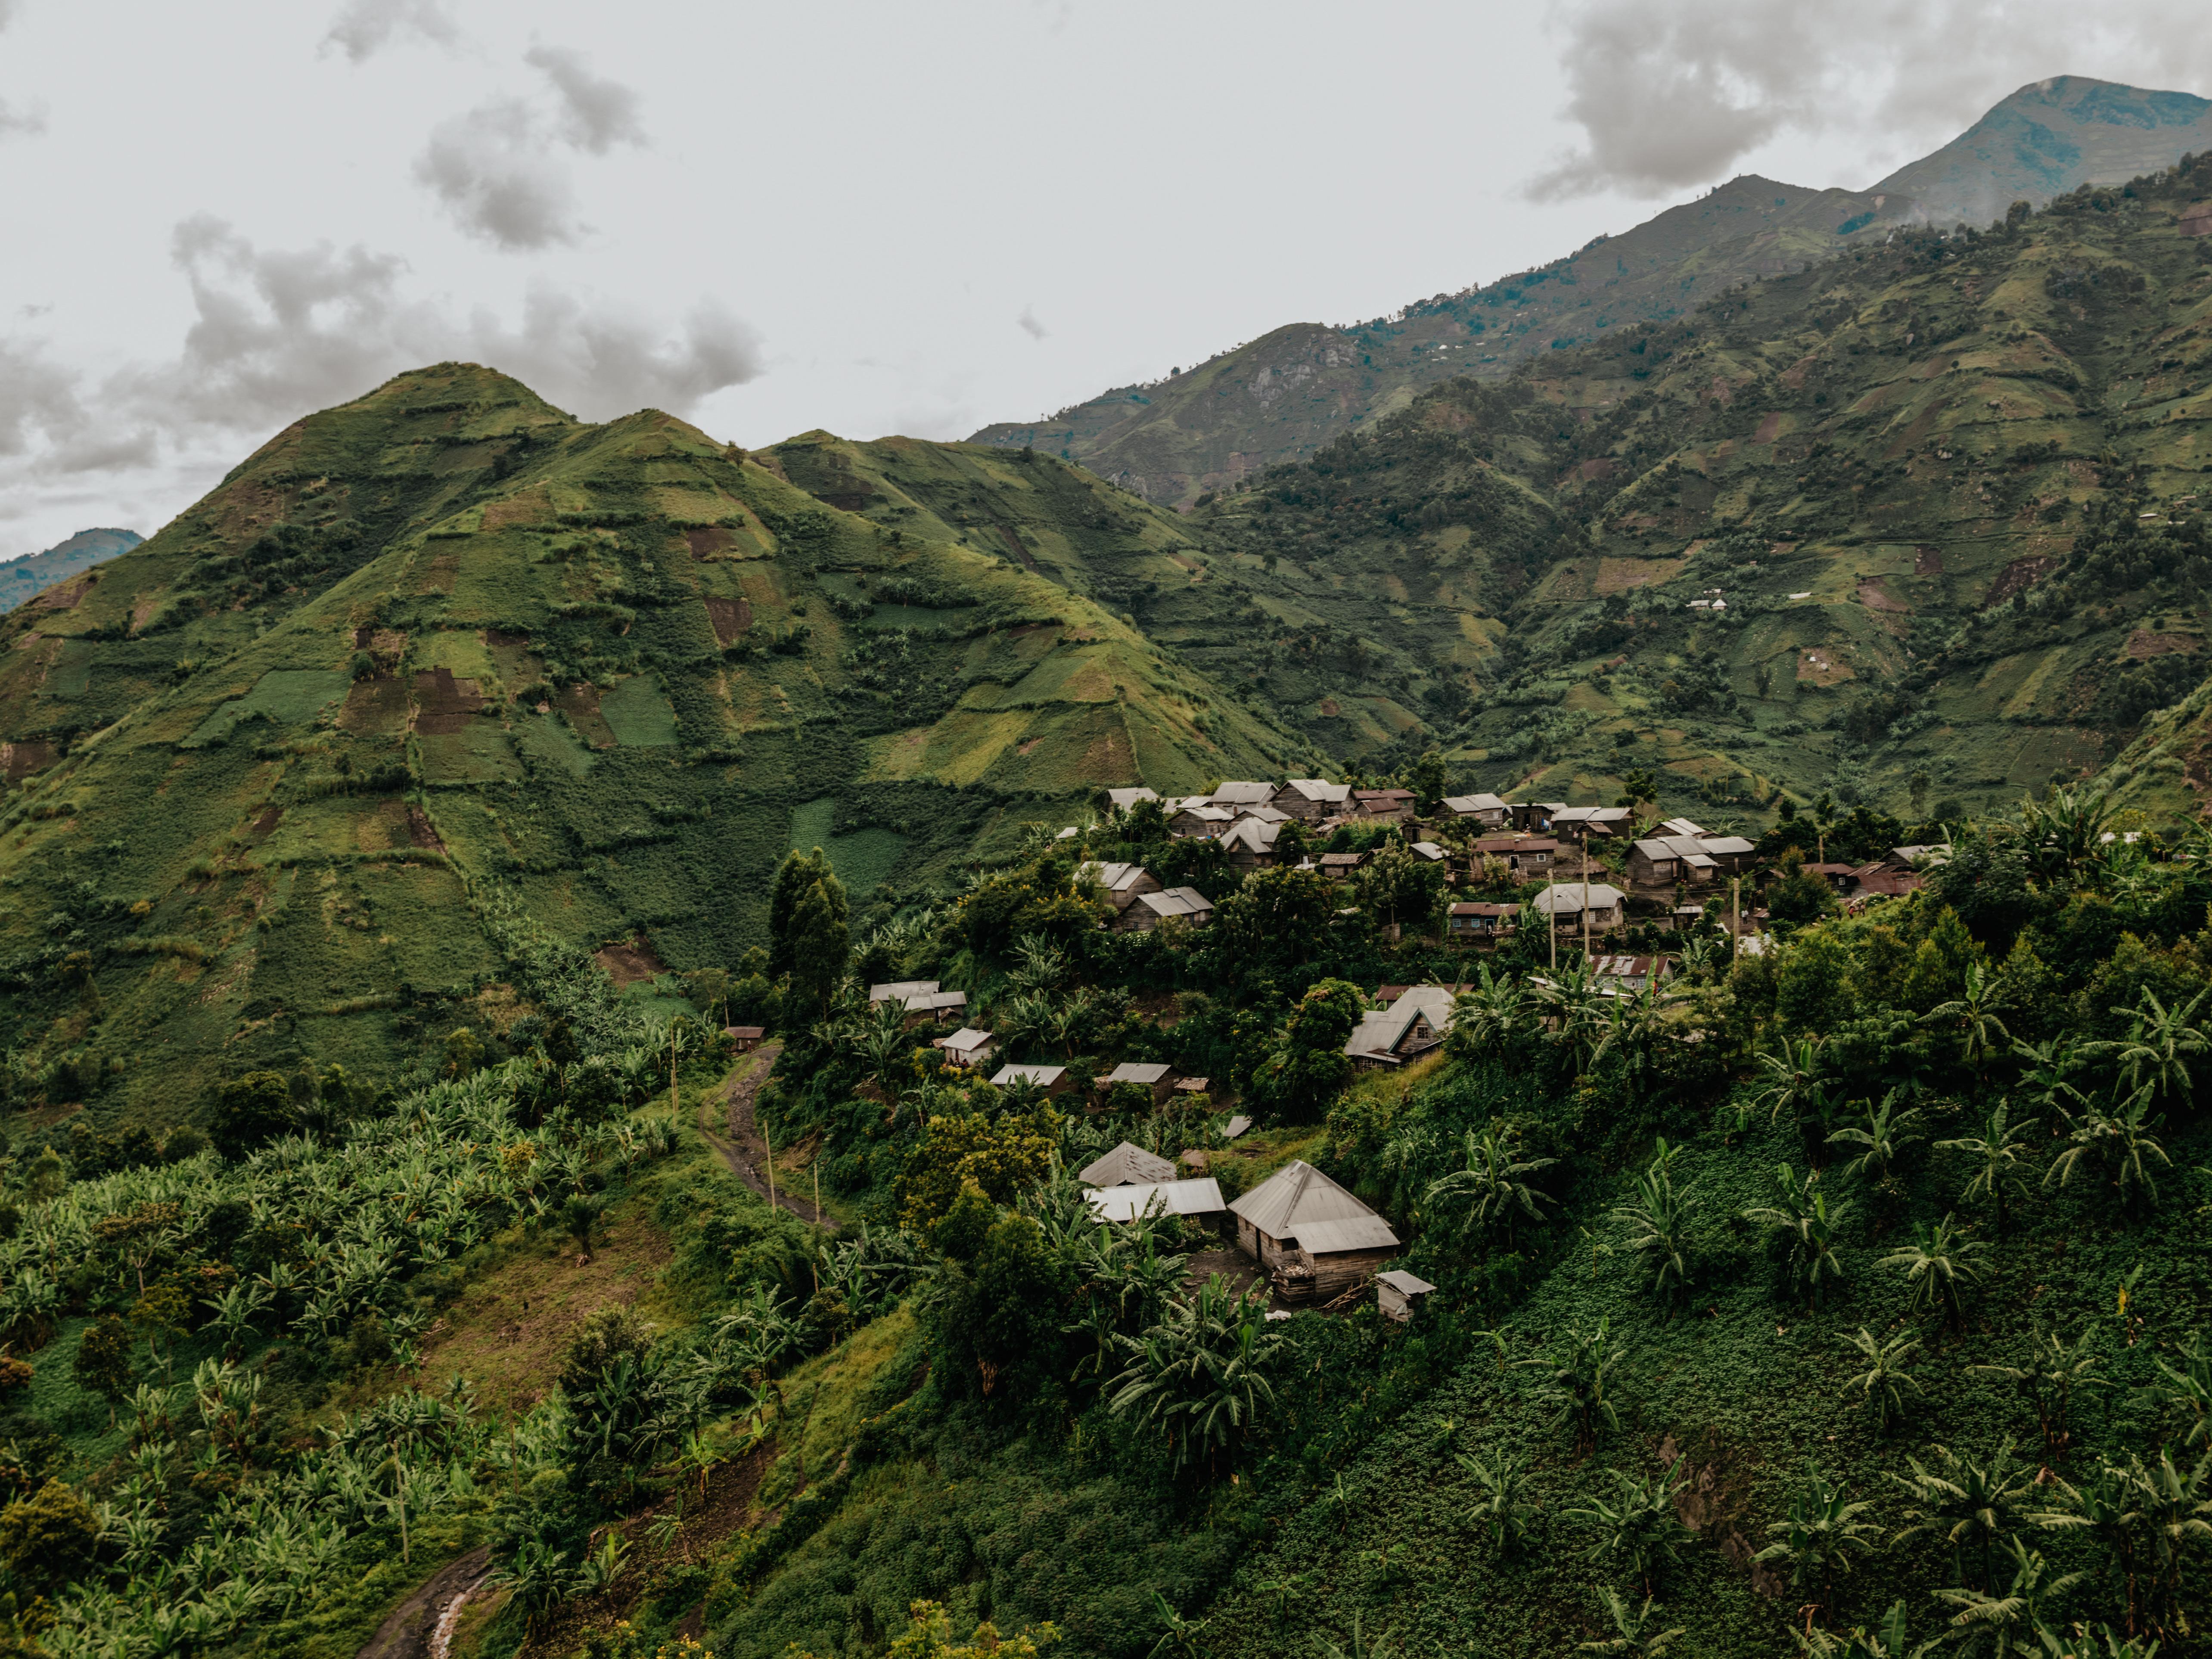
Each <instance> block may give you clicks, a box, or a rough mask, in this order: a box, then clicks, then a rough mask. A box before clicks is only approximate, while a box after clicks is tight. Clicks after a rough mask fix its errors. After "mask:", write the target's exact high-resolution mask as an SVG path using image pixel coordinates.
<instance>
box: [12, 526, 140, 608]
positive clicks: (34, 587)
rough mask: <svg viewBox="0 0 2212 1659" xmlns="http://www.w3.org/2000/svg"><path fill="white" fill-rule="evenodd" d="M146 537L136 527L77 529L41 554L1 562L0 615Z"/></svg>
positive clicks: (133, 545) (134, 545)
mask: <svg viewBox="0 0 2212 1659" xmlns="http://www.w3.org/2000/svg"><path fill="white" fill-rule="evenodd" d="M145 539H146V538H144V537H143V536H142V535H140V534H139V533H138V532H137V531H135V530H80V531H78V532H76V535H74V536H71V537H70V538H69V539H68V540H66V541H62V542H57V543H56V544H54V545H53V546H52V547H50V548H48V549H47V550H46V551H45V552H43V553H26V554H23V555H21V556H20V557H17V558H13V559H9V560H8V561H7V562H5V563H0V614H4V613H6V612H8V611H13V610H14V609H15V607H16V606H17V605H21V604H23V603H24V602H25V601H26V600H27V599H33V598H35V597H37V596H38V595H39V594H40V593H42V592H45V591H46V589H47V588H49V587H52V586H54V585H55V584H56V583H58V582H64V581H67V580H69V579H70V577H71V576H74V575H76V574H79V573H81V572H82V571H86V570H89V569H91V568H92V567H93V566H94V565H96V564H100V563H102V562H105V561H106V560H108V559H112V558H113V557H114V556H116V555H117V554H118V553H128V552H129V551H130V550H131V549H132V548H134V547H136V546H137V545H138V544H139V543H141V542H143V541H144V540H145Z"/></svg>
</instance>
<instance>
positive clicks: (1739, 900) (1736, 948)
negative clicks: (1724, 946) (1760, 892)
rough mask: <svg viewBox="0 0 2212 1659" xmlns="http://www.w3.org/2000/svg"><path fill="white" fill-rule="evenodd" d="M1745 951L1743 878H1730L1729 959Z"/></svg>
mask: <svg viewBox="0 0 2212 1659" xmlns="http://www.w3.org/2000/svg"><path fill="white" fill-rule="evenodd" d="M1742 953H1743V878H1742V877H1741V876H1730V877H1729V961H1730V962H1734V961H1735V959H1736V957H1739V956H1741V954H1742Z"/></svg>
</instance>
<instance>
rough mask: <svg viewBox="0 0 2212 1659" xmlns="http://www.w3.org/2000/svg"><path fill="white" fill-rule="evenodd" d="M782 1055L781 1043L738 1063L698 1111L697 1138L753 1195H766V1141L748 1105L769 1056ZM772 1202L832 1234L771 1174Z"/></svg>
mask: <svg viewBox="0 0 2212 1659" xmlns="http://www.w3.org/2000/svg"><path fill="white" fill-rule="evenodd" d="M782 1052H783V1045H782V1044H781V1042H774V1041H770V1042H763V1043H762V1044H761V1046H760V1047H759V1048H756V1049H755V1050H754V1051H753V1052H752V1053H751V1054H750V1055H748V1056H747V1057H746V1058H745V1059H744V1060H740V1061H739V1062H738V1065H737V1066H736V1068H735V1069H734V1070H732V1072H731V1073H730V1076H729V1080H728V1081H727V1082H726V1083H724V1084H723V1085H722V1086H721V1089H720V1091H719V1093H717V1094H715V1095H714V1096H710V1097H708V1102H707V1103H706V1104H704V1105H702V1106H701V1107H700V1109H699V1133H701V1134H702V1135H704V1136H705V1137H706V1138H707V1144H708V1146H712V1147H713V1148H714V1150H715V1152H718V1153H720V1155H721V1159H722V1162H723V1163H724V1164H727V1165H728V1166H729V1168H730V1173H731V1174H732V1175H734V1176H737V1178H738V1180H740V1181H742V1182H744V1183H745V1185H746V1186H748V1187H750V1188H752V1189H753V1190H754V1191H755V1192H757V1193H758V1194H760V1195H761V1196H762V1197H763V1198H766V1197H767V1196H768V1176H767V1175H766V1174H765V1173H764V1171H765V1170H766V1168H767V1165H768V1142H767V1140H766V1139H763V1136H762V1134H761V1131H760V1125H759V1123H758V1122H757V1121H755V1119H754V1116H753V1102H754V1101H755V1100H756V1099H757V1098H758V1097H759V1095H760V1091H761V1085H763V1084H764V1083H766V1082H767V1081H768V1074H769V1069H770V1068H771V1067H773V1066H775V1057H776V1056H777V1055H778V1054H781V1053H782ZM717 1100H719V1101H720V1103H721V1105H722V1108H723V1111H722V1121H721V1122H720V1123H716V1122H714V1121H713V1120H714V1111H713V1107H714V1102H715V1101H717ZM775 1201H776V1205H777V1207H779V1208H781V1209H785V1210H788V1211H790V1212H791V1213H792V1214H793V1215H795V1216H797V1217H798V1218H799V1219H800V1220H801V1221H811V1222H812V1223H813V1224H814V1225H816V1226H817V1227H819V1228H821V1229H822V1230H823V1231H824V1232H832V1233H834V1232H836V1231H837V1224H836V1222H834V1221H832V1220H831V1219H830V1218H829V1215H828V1213H827V1212H822V1211H817V1209H816V1208H815V1207H814V1206H813V1205H812V1204H811V1203H810V1202H809V1201H808V1200H805V1199H804V1198H799V1197H794V1196H793V1194H791V1193H789V1192H787V1191H786V1190H785V1188H784V1184H783V1173H782V1171H781V1170H778V1171H777V1174H776V1187H775Z"/></svg>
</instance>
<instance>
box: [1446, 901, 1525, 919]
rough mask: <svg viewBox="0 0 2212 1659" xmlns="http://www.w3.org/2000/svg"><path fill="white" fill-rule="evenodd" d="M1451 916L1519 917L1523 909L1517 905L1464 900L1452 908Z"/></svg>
mask: <svg viewBox="0 0 2212 1659" xmlns="http://www.w3.org/2000/svg"><path fill="white" fill-rule="evenodd" d="M1451 914H1452V915H1455V916H1517V915H1520V914H1521V907H1520V906H1519V905H1517V904H1493V903H1492V902H1490V901H1489V900H1487V899H1462V900H1461V901H1460V902H1458V903H1457V904H1455V905H1453V906H1452V908H1451Z"/></svg>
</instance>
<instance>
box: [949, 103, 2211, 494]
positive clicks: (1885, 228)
mask: <svg viewBox="0 0 2212 1659" xmlns="http://www.w3.org/2000/svg"><path fill="white" fill-rule="evenodd" d="M2207 147H2212V104H2208V103H2207V102H2206V101H2205V100H2203V99H2199V98H2195V97H2192V96H2191V95H2190V94H2186V93H2165V92H2146V91H2142V90H2140V89H2138V88H2133V87H2122V86H2115V85H2113V84H2112V83H2111V82H2102V81H2089V80H2084V79H2081V78H2080V77H2078V76H2061V77H2059V78H2057V79H2056V80H2052V81H2046V82H2038V83H2036V84H2035V85H2033V86H2029V87H2024V88H2021V90H2020V91H2018V92H2016V93H2015V94H2012V95H2011V96H2010V97H2008V98H2007V99H2006V100H2004V101H2003V102H2002V103H2000V104H1998V105H1997V106H1996V107H1995V108H1993V109H1991V110H1990V112H1989V113H1988V114H1987V115H1986V116H1984V118H1982V119H1981V120H1980V121H1979V122H1978V123H1976V124H1975V125H1974V126H1973V127H1972V129H1970V130H1969V131H1967V132H1966V133H1964V134H1962V135H1961V136H1960V137H1959V138H1957V139H1955V140H1954V141H1953V142H1952V143H1949V144H1948V145H1946V146H1945V147H1944V148H1943V149H1941V150H1938V151H1936V153H1935V154H1934V155H1929V156H1926V157H1923V159H1921V160H1920V161H1915V162H1912V163H1911V164H1910V165H1908V166H1906V167H1902V168H1900V169H1899V171H1897V172H1896V173H1892V174H1891V175H1890V176H1889V177H1888V178H1887V179H1883V180H1882V181H1881V183H1880V184H1878V185H1874V186H1873V187H1872V188H1871V189H1869V190H1865V191H1847V190H1836V189H1831V190H1807V189H1804V188H1802V187H1801V186H1798V185H1785V184H1779V183H1777V182H1776V181H1774V180H1772V179H1761V178H1758V177H1756V176H1752V175H1747V176H1745V177H1742V178H1738V179H1731V180H1729V182H1728V183H1727V184H1725V185H1720V186H1719V187H1717V189H1715V190H1713V191H1711V192H1710V193H1709V194H1707V195H1705V196H1703V197H1699V199H1698V200H1696V201H1694V202H1688V203H1685V204H1682V205H1680V206H1679V207H1674V208H1669V209H1668V210H1667V211H1665V212H1664V213H1662V214H1660V215H1658V216H1656V217H1655V218H1652V219H1650V220H1647V221H1646V222H1644V223H1643V224H1640V225H1638V226H1637V227H1635V228H1633V229H1632V230H1629V231H1626V232H1625V233H1623V234H1620V235H1618V236H1611V237H1601V238H1599V239H1598V240H1595V241H1594V242H1592V243H1590V244H1589V246H1585V247H1583V248H1581V249H1578V250H1577V252H1573V253H1571V254H1569V255H1567V256H1566V257H1565V258H1559V259H1554V260H1553V261H1552V262H1551V263H1549V264H1544V265H1540V266H1538V267H1536V268H1535V269H1534V270H1527V271H1522V272H1521V273H1518V274H1517V275H1515V276H1508V277H1505V278H1504V279H1502V280H1501V281H1498V282H1496V283H1489V284H1487V285H1486V286H1480V287H1474V288H1468V289H1462V290H1461V291H1460V292H1458V293H1456V294H1439V295H1436V296H1435V297H1433V298H1431V299H1428V300H1419V301H1413V303H1412V304H1410V305H1407V306H1406V307H1403V308H1402V309H1401V310H1400V311H1399V312H1397V313H1394V314H1393V315H1391V316H1389V317H1384V318H1378V319H1375V320H1373V321H1371V322H1365V323H1360V324H1356V325H1351V326H1348V327H1343V328H1336V327H1327V326H1324V325H1321V324H1317V323H1299V324H1293V325H1290V326H1288V327H1285V328H1279V329H1277V330H1275V331H1273V332H1271V333H1268V334H1267V335H1264V336H1262V337H1261V338H1259V339H1257V340H1255V341H1253V342H1251V343H1249V344H1247V345H1243V346H1240V347H1238V348H1237V349H1235V350H1233V351H1228V352H1224V353H1222V354H1221V355H1219V356H1215V357H1213V358H1211V359H1209V360H1208V361H1207V362H1205V363H1203V364H1200V365H1199V366H1197V367H1196V368H1190V369H1188V370H1179V371H1178V372H1176V374H1172V375H1170V376H1169V377H1168V378H1167V379H1165V380H1160V381H1157V382H1154V383H1152V384H1149V385H1144V386H1117V387H1115V388H1114V389H1113V390H1112V391H1109V392H1102V393H1101V394H1100V395H1099V396H1097V397H1096V398H1091V399H1090V400H1089V401H1087V402H1085V403H1082V404H1075V405H1073V406H1071V407H1069V408H1067V409H1065V410H1061V411H1060V413H1059V414H1058V415H1057V416H1054V418H1053V419H1051V420H1049V421H1044V422H1008V423H1005V424H1001V425H998V426H989V427H985V428H983V429H982V430H981V431H980V432H978V433H976V434H975V437H974V438H973V440H971V441H974V442H976V443H988V444H994V445H999V446H1002V447H1024V446H1028V447H1036V448H1038V449H1042V450H1048V451H1050V452H1051V453H1054V454H1059V455H1064V456H1066V457H1068V458H1069V459H1074V460H1078V461H1080V462H1082V463H1083V465H1085V466H1087V467H1089V468H1091V470H1092V471H1095V472H1097V473H1100V474H1101V475H1103V476H1104V477H1109V478H1111V479H1113V480H1114V481H1115V483H1121V484H1123V485H1124V486H1126V487H1127V488H1128V489H1133V490H1135V491H1136V492H1137V493H1139V495H1144V496H1146V497H1147V498H1148V499H1150V500H1152V501H1158V502H1162V503H1164V504H1166V505H1170V506H1175V507H1188V506H1189V505H1190V504H1191V503H1192V502H1193V501H1194V500H1195V499H1196V498H1197V497H1198V496H1199V495H1201V494H1203V493H1205V492H1206V491H1208V490H1213V489H1221V488H1223V487H1225V486H1226V485H1231V484H1234V483H1237V481H1239V480H1240V479H1243V478H1245V477H1249V476H1250V475H1252V474H1253V473H1255V472H1257V471H1260V470H1261V469H1262V468H1263V467H1266V466H1267V465H1273V464H1277V463H1281V462H1285V461H1295V460H1303V459H1308V458H1309V457H1310V456H1312V455H1313V454H1315V453H1316V452H1317V451H1319V449H1320V448H1321V447H1322V446H1323V445H1325V444H1327V443H1328V442H1329V441H1331V440H1332V439H1333V438H1334V437H1335V436H1336V435H1339V434H1340V433H1343V432H1346V431H1349V430H1355V429H1358V428H1360V427H1361V426H1362V425H1364V424H1368V423H1371V422H1375V421H1376V420H1379V419H1381V418H1383V417H1384V416H1389V415H1390V414H1392V413H1393V412H1395V411H1396V410H1401V409H1402V408H1404V407H1406V405H1407V404H1408V403H1409V402H1410V401H1411V399H1412V398H1413V397H1414V396H1415V395H1417V394H1418V393H1419V392H1420V391H1421V390H1423V389H1424V388H1425V387H1428V386H1435V385H1437V384H1438V383H1439V382H1441V381H1443V380H1448V379H1450V378H1452V377H1453V376H1455V375H1460V374H1474V375H1476V376H1478V377H1495V376H1501V375H1504V374H1510V373H1511V372H1513V371H1514V370H1515V369H1516V368H1520V367H1522V366H1523V365H1529V364H1541V362H1544V361H1545V360H1546V359H1547V358H1548V357H1549V356H1550V355H1551V354H1552V353H1553V351H1555V350H1557V349H1561V348H1563V347H1565V346H1571V345H1574V344H1577V343H1583V342H1587V341H1590V340H1593V339H1595V338H1598V337H1601V336H1602V335H1604V334H1606V333H1607V332H1609V331H1617V330H1619V329H1621V328H1624V327H1626V326H1629V325H1634V324H1638V323H1650V322H1664V321H1667V320H1669V319H1674V318H1679V317H1681V316H1685V315H1686V314H1688V313H1690V312H1691V311H1692V310H1693V309H1695V308H1696V307H1698V306H1699V304H1701V303H1703V302H1704V301H1707V300H1710V299H1711V298H1712V297H1713V296H1714V295H1718V294H1721V293H1723V292H1725V291H1727V290H1729V289H1734V288H1736V287H1738V286H1739V285H1741V284H1742V283H1745V282H1747V281H1749V280H1751V279H1753V278H1757V277H1763V276H1773V275H1775V274H1777V273H1780V272H1785V271H1792V270H1800V269H1802V268H1803V267H1805V266H1806V265H1808V264H1815V263H1818V262H1820V261H1821V260H1825V259H1829V258H1834V257H1835V256H1836V255H1837V254H1838V253H1839V252H1843V251H1844V250H1845V249H1848V248H1854V247H1867V246H1876V245H1879V244H1881V242H1883V241H1884V240H1887V237H1888V236H1889V235H1890V234H1891V233H1892V232H1893V229H1894V228H1896V227H1897V226H1899V225H1900V224H1905V223H1915V222H1933V223H1937V224H1945V225H1948V224H1951V223H1954V222H1959V221H1961V220H1963V221H1964V222H1967V223H1970V224H1975V225H1986V224H1988V223H1990V222H1992V221H1994V220H1996V219H2001V218H2002V217H2003V216H2004V214H2005V211H2006V210H2007V208H2008V206H2009V205H2010V204H2012V203H2014V202H2015V201H2020V200H2027V201H2031V202H2033V203H2035V204H2042V203H2044V202H2046V201H2048V200H2050V199H2051V197H2053V196H2055V195H2057V194H2060V193H2062V192H2063V191H2069V190H2071V189H2073V188H2075V186H2077V185H2081V184H2084V183H2095V184H2105V183H2117V182H2118V181H2120V180H2123V179H2129V178H2131V177H2134V176H2136V174H2139V173H2148V172H2153V171H2155V170H2157V169H2159V168H2161V167H2168V166H2171V165H2172V164H2173V163H2174V162H2175V161H2177V160H2178V159H2179V158H2180V157H2181V156H2183V155H2186V154H2189V153H2190V152H2191V151H2194V150H2199V149H2205V148H2207Z"/></svg>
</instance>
